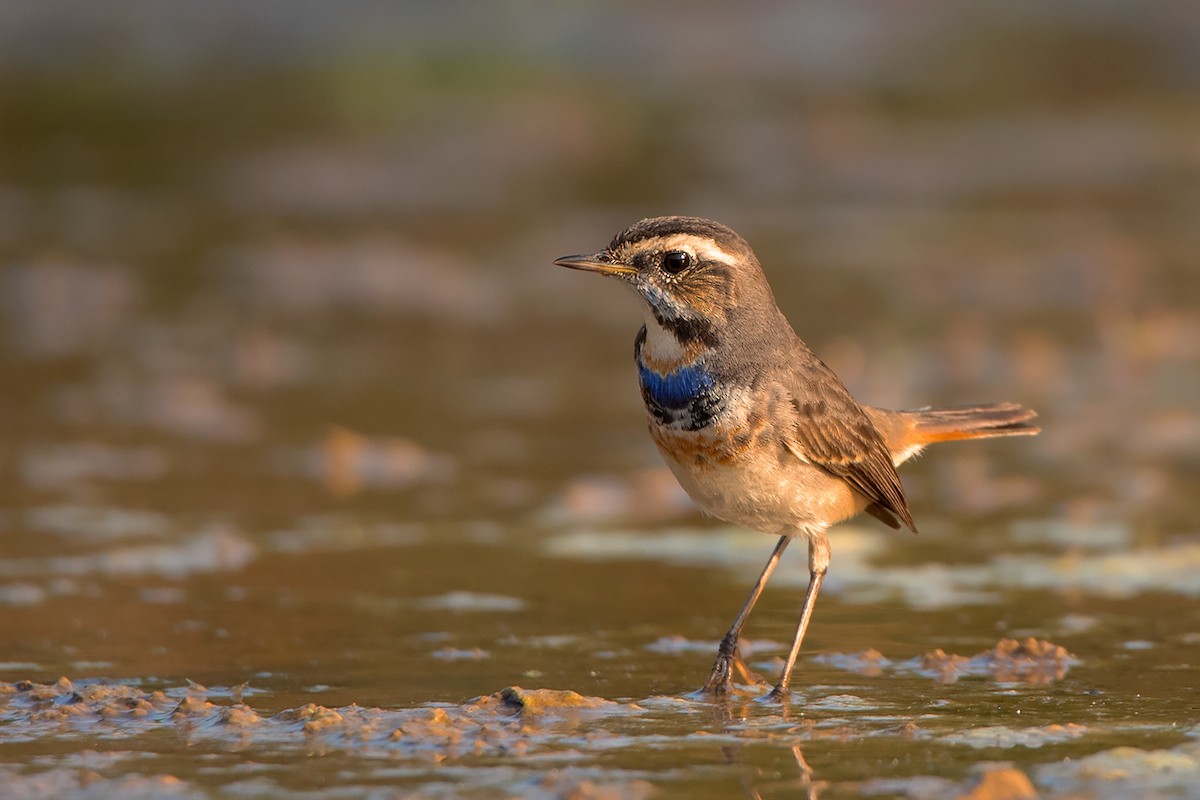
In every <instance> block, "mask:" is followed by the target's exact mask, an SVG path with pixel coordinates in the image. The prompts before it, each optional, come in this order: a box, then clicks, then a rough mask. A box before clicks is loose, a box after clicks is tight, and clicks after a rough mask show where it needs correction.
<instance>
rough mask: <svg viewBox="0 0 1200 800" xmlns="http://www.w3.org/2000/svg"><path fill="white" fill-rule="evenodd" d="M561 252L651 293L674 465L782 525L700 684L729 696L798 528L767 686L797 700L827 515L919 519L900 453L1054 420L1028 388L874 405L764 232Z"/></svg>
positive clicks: (708, 499)
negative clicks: (801, 576) (830, 353)
mask: <svg viewBox="0 0 1200 800" xmlns="http://www.w3.org/2000/svg"><path fill="white" fill-rule="evenodd" d="M554 263H555V264H556V265H558V266H561V267H568V268H571V269H576V270H585V271H588V272H595V273H599V274H600V275H604V276H607V277H611V278H615V279H616V280H618V281H621V282H622V283H624V284H626V285H627V286H629V287H631V288H632V289H633V290H634V291H635V292H636V293H637V294H638V295H639V296H640V297H641V299H642V300H643V301H644V302H643V308H644V324H643V325H642V327H641V329H640V330H639V331H638V333H637V336H636V338H635V340H634V360H635V363H636V368H637V378H638V384H639V386H640V388H641V394H642V400H643V404H644V406H645V411H646V419H647V422H648V425H649V429H650V435H651V437H652V438H653V440H654V443H655V444H656V445H657V446H658V450H659V452H660V453H661V454H662V456H663V458H664V460H665V461H666V463H667V466H668V467H669V468H670V470H671V471H672V472H673V473H674V475H675V477H676V479H677V480H678V481H679V483H680V485H681V486H682V487H683V489H684V490H685V491H686V492H687V494H688V495H689V496H691V498H692V499H693V500H694V501H695V502H696V503H697V504H698V505H699V506H700V507H701V508H702V509H704V510H705V511H707V512H708V513H709V514H711V515H713V516H715V517H717V518H719V519H722V520H725V521H727V522H730V523H733V524H735V525H739V526H743V527H747V528H751V529H754V530H758V531H763V532H765V533H768V534H774V535H776V536H778V537H779V539H778V541H777V542H776V544H775V547H774V550H772V552H771V555H770V557H769V558H768V560H767V563H766V565H765V566H764V567H763V569H762V572H761V574H760V575H759V577H758V580H757V581H755V583H754V586H753V588H752V589H751V591H750V595H749V597H747V599H746V602H745V603H744V604H743V606H742V608H741V610H740V611H739V612H738V614H737V616H736V617H735V618H734V621H733V624H732V625H731V626H730V628H729V630H728V632H727V633H726V634H725V636H724V637H723V638H722V639H721V642H720V644H719V646H718V648H717V656H716V659H715V660H714V662H713V666H712V669H711V671H710V673H709V676H708V679H707V681H706V682H705V684H704V686H703V687H702V688H701V689H700V690H699V692H697V693H696V694H698V695H701V696H726V695H728V694H729V693H730V692H731V691H733V688H732V679H733V670H734V669H735V668H736V669H738V670H739V674H741V675H742V676H744V677H747V678H751V679H752V676H751V674H750V673H749V671H748V670H747V669H746V668H745V664H744V662H743V661H742V658H741V653H740V650H739V648H738V640H739V638H740V636H741V633H742V629H743V627H744V626H745V623H746V620H747V618H748V617H749V616H750V612H751V610H752V609H753V607H754V604H755V602H756V601H757V600H758V598H759V596H760V595H761V594H762V592H763V589H764V588H765V587H766V585H767V581H768V580H769V579H770V577H771V573H772V572H774V570H775V567H776V565H777V564H778V563H779V559H780V557H781V556H782V555H783V553H784V551H785V550H786V549H787V547H788V545H789V544H790V543H791V542H792V540H794V539H802V540H804V541H805V542H806V543H807V545H808V572H809V583H808V589H807V591H806V592H805V595H804V600H803V603H802V605H801V608H800V616H799V620H798V621H797V623H796V629H795V633H794V635H793V638H792V644H791V647H790V649H789V652H788V656H787V659H786V661H785V662H784V665H783V668H782V670H781V672H780V676H779V679H778V681H777V682H776V683H775V685H774V688H773V689H771V691H770V692H769V693H767V694H766V695H764V696H763V699H766V700H776V701H784V702H786V701H789V700H790V697H791V695H790V691H791V690H790V684H791V676H792V671H793V669H794V668H795V665H796V660H797V658H798V656H799V653H800V648H801V644H802V642H803V641H804V635H805V632H806V631H807V630H808V625H809V621H810V620H811V618H812V613H813V607H814V605H815V603H816V599H817V594H818V593H819V592H820V589H821V582H822V580H823V579H824V577H825V574H826V572H827V571H828V569H829V564H830V542H829V533H828V530H829V528H830V527H831V526H833V525H834V524H836V523H839V522H842V521H845V520H847V519H850V518H851V517H854V516H856V515H858V514H860V513H862V512H864V511H865V512H867V513H868V514H870V515H871V516H873V517H875V518H876V519H878V520H880V521H881V522H883V523H885V524H887V525H888V526H889V527H891V528H896V529H899V528H900V526H901V525H903V526H904V527H906V528H908V529H909V530H911V531H912V532H913V533H916V531H917V526H916V523H915V522H914V521H913V516H912V513H911V511H910V509H909V504H908V500H907V498H906V496H905V493H904V487H903V485H902V484H901V482H900V477H899V475H898V474H897V471H896V467H897V466H899V465H900V464H902V463H903V462H905V461H907V460H908V459H910V458H912V457H913V456H915V455H916V454H917V453H919V452H921V451H922V450H923V449H924V448H925V447H926V446H927V445H930V444H934V443H937V442H945V441H954V440H960V439H979V438H987V437H993V436H1029V435H1033V434H1037V433H1039V432H1040V429H1039V428H1038V427H1037V426H1035V425H1034V424H1032V423H1030V420H1031V419H1033V418H1034V417H1036V416H1037V414H1036V412H1034V411H1033V410H1031V409H1029V408H1026V407H1025V406H1022V405H1020V404H1017V403H991V404H985V405H970V406H962V407H955V408H930V407H926V408H918V409H914V410H903V411H893V410H888V409H884V408H877V407H874V406H870V405H864V404H860V403H859V402H858V401H857V400H855V399H854V397H852V396H851V394H850V392H849V391H848V390H847V389H846V387H845V385H844V384H843V383H842V381H841V380H840V379H839V378H838V376H837V375H836V374H835V373H834V371H833V370H832V369H830V368H829V367H828V366H827V365H826V364H825V363H824V362H823V361H821V360H820V359H819V358H818V357H817V355H816V354H815V353H814V352H813V351H812V349H811V348H809V346H808V345H806V344H805V343H804V342H803V341H802V340H801V339H800V337H799V336H797V335H796V333H795V331H794V330H793V328H792V326H791V324H790V323H789V322H788V320H787V318H786V317H785V316H784V314H783V312H782V311H780V309H779V306H778V304H777V303H776V301H775V296H774V294H773V293H772V291H771V287H770V284H769V283H768V282H767V278H766V275H765V274H764V272H763V269H762V267H761V265H760V264H759V261H758V258H757V257H756V256H755V254H754V251H753V250H752V249H751V247H750V245H749V244H748V243H747V242H746V240H745V239H743V238H742V237H741V236H739V235H738V234H737V233H735V232H734V231H733V230H732V229H730V228H728V227H726V226H725V225H722V224H721V223H719V222H714V221H712V220H708V219H703V218H700V217H690V216H663V217H652V218H648V219H643V220H641V221H639V222H636V223H634V224H633V225H630V226H629V227H628V228H626V229H625V230H623V231H621V232H620V233H618V234H617V235H616V236H615V237H613V239H612V241H611V242H610V243H609V245H608V246H607V247H605V248H604V249H603V250H601V251H599V252H597V253H593V254H587V255H571V256H564V257H562V258H559V259H556V260H555V261H554Z"/></svg>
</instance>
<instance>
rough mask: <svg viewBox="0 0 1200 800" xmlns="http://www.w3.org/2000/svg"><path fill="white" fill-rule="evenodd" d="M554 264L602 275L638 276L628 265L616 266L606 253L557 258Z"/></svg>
mask: <svg viewBox="0 0 1200 800" xmlns="http://www.w3.org/2000/svg"><path fill="white" fill-rule="evenodd" d="M554 263H555V264H557V265H558V266H560V267H570V268H571V269H582V270H585V271H587V272H599V273H600V274H601V275H614V276H618V277H620V276H625V275H636V274H637V270H636V269H634V268H633V267H631V266H628V265H626V264H615V263H613V262H612V261H611V260H609V259H608V256H606V255H605V254H604V253H596V254H595V255H590V256H563V257H562V258H556V259H555V260H554Z"/></svg>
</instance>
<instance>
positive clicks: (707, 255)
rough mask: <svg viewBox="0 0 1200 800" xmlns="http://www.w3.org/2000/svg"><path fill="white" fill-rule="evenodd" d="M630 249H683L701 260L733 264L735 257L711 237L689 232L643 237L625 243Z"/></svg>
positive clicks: (734, 263) (735, 262)
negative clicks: (640, 239) (628, 243)
mask: <svg viewBox="0 0 1200 800" xmlns="http://www.w3.org/2000/svg"><path fill="white" fill-rule="evenodd" d="M626 246H627V247H630V248H631V249H632V250H658V251H665V250H683V251H684V252H687V253H691V254H692V255H693V256H695V257H696V258H697V259H699V260H701V261H719V262H721V263H722V264H727V265H729V266H731V267H732V266H734V265H736V264H737V259H736V258H735V257H734V256H732V255H730V254H729V253H726V252H725V251H724V250H722V249H721V248H720V247H718V246H717V243H716V242H714V241H713V240H712V239H709V238H706V237H704V236H696V235H694V234H691V233H674V234H671V235H670V236H655V237H654V238H653V239H643V240H642V241H640V242H637V243H635V244H632V245H626Z"/></svg>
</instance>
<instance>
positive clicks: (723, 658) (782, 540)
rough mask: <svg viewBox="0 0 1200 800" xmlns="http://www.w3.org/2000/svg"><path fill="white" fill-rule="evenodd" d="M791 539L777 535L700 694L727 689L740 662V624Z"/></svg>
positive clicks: (719, 692)
mask: <svg viewBox="0 0 1200 800" xmlns="http://www.w3.org/2000/svg"><path fill="white" fill-rule="evenodd" d="M791 540H792V538H791V537H790V536H780V537H779V542H778V543H776V545H775V549H774V550H772V551H771V557H770V558H768V559H767V565H766V566H765V567H763V571H762V574H761V575H759V576H758V580H757V581H755V582H754V588H753V589H751V590H750V596H749V597H747V598H746V604H745V605H743V606H742V610H741V611H739V612H738V615H737V619H735V620H734V621H733V625H731V626H730V627H729V632H728V633H726V634H725V638H723V639H721V644H720V646H719V647H718V648H717V659H716V661H714V662H713V666H712V672H711V673H710V674H709V676H708V681H707V682H706V683H705V684H704V688H702V689H701V690H700V693H701V694H717V695H720V694H725V693H726V692H728V691H729V682H730V677H731V672H732V669H733V665H734V664H735V663H741V662H742V656H741V653H739V652H738V637H739V636H741V634H742V626H743V625H745V624H746V618H747V617H749V616H750V609H752V608H754V604H755V603H756V602H757V601H758V596H759V595H760V594H762V591H763V588H764V587H766V585H767V579H768V578H770V577H771V573H772V572H774V571H775V565H776V564H778V563H779V557H780V556H781V555H783V551H784V550H786V549H787V546H788V543H789V542H791ZM743 666H744V664H743Z"/></svg>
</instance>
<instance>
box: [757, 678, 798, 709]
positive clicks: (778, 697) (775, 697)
mask: <svg viewBox="0 0 1200 800" xmlns="http://www.w3.org/2000/svg"><path fill="white" fill-rule="evenodd" d="M759 700H761V701H762V702H764V703H781V704H783V705H785V706H786V705H789V704H790V703H791V702H792V690H791V689H789V688H788V687H787V686H785V685H783V684H782V683H777V684H775V688H774V689H772V690H771V691H769V692H767V693H766V694H764V695H763V696H762V697H760V698H759Z"/></svg>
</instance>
